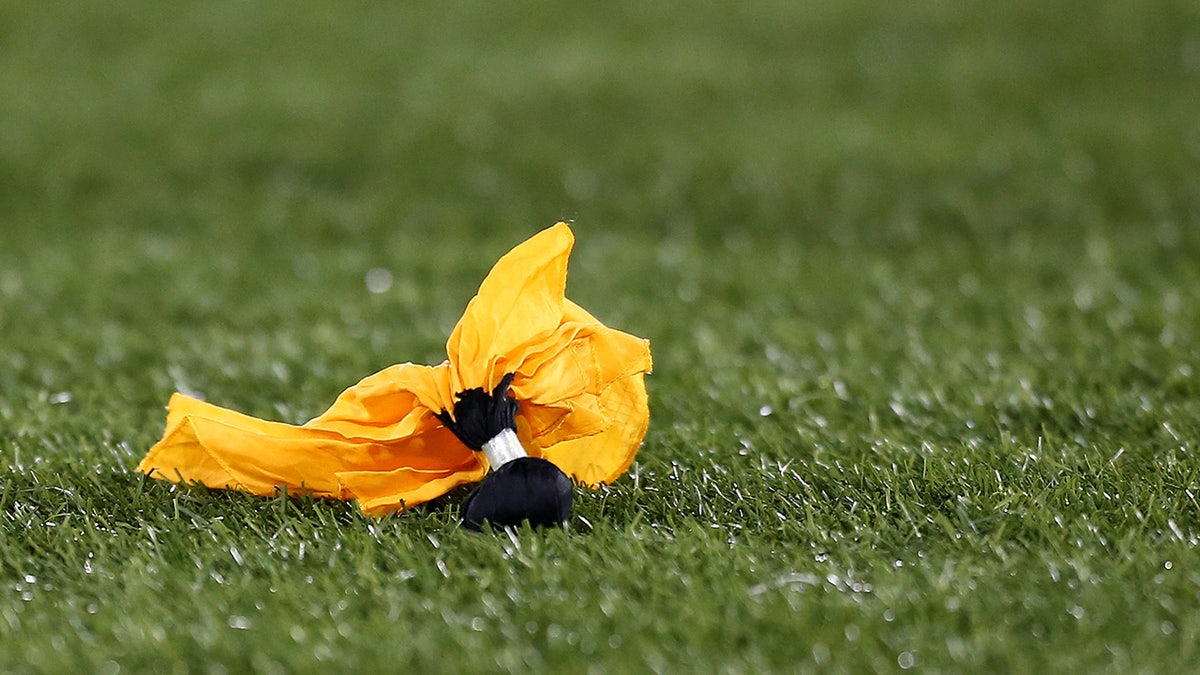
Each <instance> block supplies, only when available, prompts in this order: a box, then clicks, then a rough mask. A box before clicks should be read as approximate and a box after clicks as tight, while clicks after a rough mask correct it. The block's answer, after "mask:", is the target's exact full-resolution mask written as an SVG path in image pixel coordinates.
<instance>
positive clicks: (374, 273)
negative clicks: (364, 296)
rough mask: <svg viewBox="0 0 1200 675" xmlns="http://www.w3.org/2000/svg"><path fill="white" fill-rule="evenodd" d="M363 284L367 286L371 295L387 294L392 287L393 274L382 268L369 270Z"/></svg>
mask: <svg viewBox="0 0 1200 675" xmlns="http://www.w3.org/2000/svg"><path fill="white" fill-rule="evenodd" d="M363 282H364V283H365V284H366V285H367V291H369V292H371V293H374V294H376V295H378V294H380V293H387V292H388V290H389V289H391V287H392V273H391V272H389V271H387V270H385V269H383V268H382V267H375V268H373V269H370V270H367V274H366V276H365V277H364V278H363Z"/></svg>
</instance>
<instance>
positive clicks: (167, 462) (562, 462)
mask: <svg viewBox="0 0 1200 675" xmlns="http://www.w3.org/2000/svg"><path fill="white" fill-rule="evenodd" d="M573 244H574V236H573V235H572V233H571V229H570V228H569V227H568V226H567V224H566V223H558V224H557V225H555V226H553V227H551V228H549V229H546V230H544V231H542V232H540V233H538V234H537V235H534V236H533V237H532V238H530V239H529V240H528V241H526V242H524V243H522V244H521V245H519V246H517V247H516V248H514V249H513V250H512V251H510V252H509V253H508V254H506V255H505V256H504V257H503V258H501V259H500V261H499V262H497V263H496V265H495V267H493V268H492V271H491V272H490V273H489V274H488V275H487V278H486V279H484V281H483V283H482V285H481V286H480V288H479V293H478V294H477V295H476V296H475V297H474V298H473V299H472V300H471V302H470V303H469V304H468V305H467V309H466V311H465V312H464V313H463V316H462V319H460V320H459V322H458V325H457V326H456V327H455V328H454V331H453V333H451V335H450V339H449V341H448V342H447V343H446V352H447V355H448V356H449V359H448V360H447V361H445V362H443V363H442V364H440V365H437V366H424V365H416V364H412V363H402V364H399V365H395V366H391V367H389V368H386V369H384V370H382V371H380V372H378V373H375V374H374V375H371V376H369V377H367V378H365V379H363V380H362V381H361V382H359V383H358V384H356V385H354V386H353V387H351V388H349V389H347V390H346V391H345V392H343V393H342V394H341V395H340V396H339V397H338V399H337V400H336V401H335V402H334V403H333V405H332V406H330V408H329V409H328V410H327V411H325V412H324V413H323V414H321V415H320V416H318V417H317V418H315V419H313V420H311V421H310V422H308V423H307V424H304V425H301V426H294V425H290V424H284V423H280V422H269V421H265V420H260V419H257V418H254V417H250V416H248V415H243V414H241V413H238V412H234V411H231V410H226V409H224V408H220V407H218V406H215V405H212V404H209V403H205V402H203V401H199V400H196V399H194V398H190V397H188V396H185V395H183V394H175V395H174V396H172V397H171V401H170V404H169V406H168V412H167V428H166V432H165V434H164V435H163V439H162V440H161V441H159V442H158V443H157V444H156V445H155V446H154V447H152V448H151V449H150V451H149V453H148V454H147V455H146V458H145V459H143V460H142V462H141V464H139V465H138V468H137V470H138V471H140V472H143V473H148V474H150V475H151V476H153V477H154V478H159V479H164V480H171V481H183V482H199V483H202V484H204V485H207V486H209V487H212V488H228V489H235V490H242V491H244V492H249V493H253V494H257V495H264V496H271V495H275V494H278V492H279V490H280V489H286V490H287V491H288V492H289V493H301V492H303V493H309V494H313V495H316V496H321V497H333V498H337V499H346V500H350V499H354V500H357V501H358V504H359V506H360V507H361V508H362V510H363V511H364V512H366V513H372V514H379V513H386V512H388V511H394V510H397V509H402V508H405V507H411V506H414V505H416V504H419V503H421V502H425V501H428V500H430V499H434V498H436V497H438V496H440V495H442V494H444V493H446V492H447V491H448V490H450V489H452V488H454V487H456V486H458V485H462V484H464V483H471V482H475V481H478V480H480V479H482V478H483V477H484V475H486V474H487V471H488V465H487V458H486V457H485V456H484V455H483V453H478V452H473V451H472V450H470V449H469V448H467V446H465V445H463V443H462V442H461V441H459V439H458V438H457V437H456V436H455V435H454V433H453V432H451V431H450V430H449V429H447V428H446V427H445V426H443V425H442V423H441V422H440V421H439V420H438V419H437V417H436V416H435V413H438V412H441V411H443V410H450V411H452V410H453V409H454V402H455V394H456V393H458V392H461V391H464V390H466V389H471V388H475V387H481V388H483V389H484V390H486V391H491V390H492V389H493V388H494V387H495V386H497V385H498V384H499V383H500V380H501V379H502V378H503V377H504V375H505V374H506V373H515V377H514V378H513V381H512V387H511V392H512V396H513V398H515V399H516V400H517V401H519V402H520V406H521V407H520V411H519V412H518V414H517V419H516V422H517V436H518V438H520V440H521V443H522V445H524V446H525V449H526V451H528V452H529V454H530V455H533V456H535V457H536V456H541V457H545V458H546V459H548V460H550V461H551V462H553V463H554V464H556V465H557V466H558V467H559V468H560V469H562V471H563V472H564V473H566V474H567V475H568V476H570V477H571V478H572V479H573V480H575V481H576V482H579V483H584V484H588V485H597V484H601V483H607V482H610V481H612V480H614V479H616V478H617V477H618V476H620V475H621V474H622V473H624V472H625V470H626V469H628V468H629V465H630V463H631V462H632V461H633V456H634V454H635V453H636V452H637V449H638V446H639V445H640V444H641V441H642V438H643V436H644V435H645V433H646V427H647V425H648V423H649V418H650V413H649V408H648V405H647V396H646V386H645V381H644V377H645V375H646V374H647V373H649V372H650V370H651V358H650V344H649V342H648V341H647V340H644V339H642V338H638V337H634V336H632V335H629V334H626V333H622V332H620V331H617V330H614V329H611V328H607V327H605V326H604V325H603V324H601V323H600V322H599V321H597V320H596V318H595V317H593V316H592V315H591V314H588V313H587V312H586V311H584V310H583V309H582V308H581V307H579V306H578V305H576V304H575V303H573V302H571V301H570V300H568V299H566V297H565V295H564V293H565V290H566V282H567V258H568V256H569V255H570V252H571V247H572V245H573Z"/></svg>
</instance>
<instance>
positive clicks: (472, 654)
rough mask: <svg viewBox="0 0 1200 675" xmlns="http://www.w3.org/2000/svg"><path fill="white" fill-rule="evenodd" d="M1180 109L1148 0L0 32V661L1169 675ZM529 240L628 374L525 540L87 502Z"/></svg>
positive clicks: (118, 18)
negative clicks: (627, 360)
mask: <svg viewBox="0 0 1200 675" xmlns="http://www.w3.org/2000/svg"><path fill="white" fill-rule="evenodd" d="M1197 111H1200V11H1198V10H1197V7H1196V5H1195V3H1193V2H1183V1H1182V0H1181V1H1178V2H1173V1H1162V2H1157V1H1156V2H1151V3H1127V2H1117V1H1115V0H1114V1H1111V2H1110V1H1105V2H1099V3H1093V4H1092V5H1089V6H1087V7H1083V6H1079V7H1075V6H1067V5H1065V4H1061V3H1048V4H1047V3H1041V2H1028V1H1024V0H1019V1H1018V2H1015V3H1004V4H1002V5H995V4H987V3H978V2H966V3H948V2H928V3H917V4H913V5H911V6H908V5H906V6H900V5H898V6H895V7H892V6H883V5H879V4H878V3H868V2H858V1H851V2H840V3H833V4H829V3H815V2H814V3H807V2H774V1H767V2H758V3H740V4H735V3H727V4H724V5H722V4H712V5H703V4H697V3H691V4H683V3H678V4H675V3H667V4H657V5H654V6H653V8H651V7H650V6H648V5H646V4H645V3H624V4H612V5H605V6H604V7H596V8H590V9H569V8H567V7H565V6H549V5H545V4H528V5H513V4H508V5H503V6H494V5H492V4H489V3H465V4H460V3H450V4H443V5H437V6H436V8H434V7H433V6H432V5H431V6H429V7H423V8H422V7H409V6H408V3H401V4H397V5H395V6H391V5H380V4H378V3H360V2H351V3H343V4H342V5H339V6H338V8H337V9H336V11H335V10H334V9H333V6H332V5H329V4H327V3H316V2H293V3H288V4H286V6H285V5H279V6H278V7H275V6H272V5H269V4H268V3H262V2H208V3H184V4H180V3H173V4H170V5H169V6H168V5H165V4H159V3H151V2H125V3H119V5H115V6H112V7H109V6H108V5H94V4H88V3H76V2H67V3H55V4H50V5H46V4H44V3H43V4H36V3H9V4H7V5H5V6H4V7H3V8H0V460H2V461H0V466H2V467H3V468H2V469H0V506H2V511H3V515H2V516H0V633H2V634H3V635H4V638H3V639H2V640H0V670H3V671H14V672H26V671H29V672H62V671H68V670H77V671H85V672H91V671H96V672H116V671H117V670H118V667H119V669H120V670H122V671H126V672H128V671H131V670H132V671H135V672H136V671H151V670H153V671H159V670H164V671H166V670H169V671H179V672H183V671H198V672H225V671H228V672H238V671H242V670H244V669H246V668H252V669H254V670H256V671H260V672H282V671H293V670H295V671H310V672H311V671H317V670H328V669H332V670H334V671H350V670H360V669H361V670H367V669H375V670H378V669H379V668H380V667H383V668H385V669H396V668H412V669H413V670H414V671H415V672H425V671H451V672H456V671H463V670H467V671H479V670H494V669H500V670H512V671H525V670H529V669H530V668H532V669H535V670H541V669H546V670H549V669H551V668H553V669H555V670H565V671H567V672H582V671H590V670H595V671H597V672H625V671H627V670H629V669H630V668H632V669H633V670H666V671H678V670H699V671H721V670H727V671H733V672H761V671H796V670H798V671H805V670H822V671H824V670H838V671H864V670H881V671H888V670H896V669H902V668H906V667H913V666H915V667H917V668H918V669H928V670H934V671H992V670H1013V671H1026V672H1029V671H1047V670H1050V671H1059V670H1068V671H1076V672H1093V671H1097V670H1110V671H1115V672H1138V671H1158V672H1171V671H1179V670H1189V669H1192V668H1194V667H1195V663H1196V662H1197V658H1198V657H1200V653H1198V652H1200V649H1198V648H1197V645H1200V611H1198V610H1200V571H1198V570H1200V553H1198V552H1197V543H1198V541H1200V502H1198V501H1197V498H1198V496H1200V458H1197V457H1196V453H1197V452H1198V451H1200V180H1198V177H1200V115H1198V114H1197ZM559 218H568V219H572V220H573V221H574V222H575V229H576V234H577V237H578V240H579V243H578V246H577V251H576V253H575V255H574V258H573V262H572V277H571V287H570V293H571V296H572V297H573V298H574V299H576V300H577V301H579V302H580V303H581V304H582V305H584V306H585V307H587V308H589V309H590V310H591V311H592V312H593V313H595V314H596V315H598V316H599V317H601V318H602V319H603V320H604V321H605V322H606V323H608V324H609V325H612V326H615V327H619V328H621V329H624V330H627V331H630V332H633V333H636V334H639V335H644V336H647V337H650V338H651V339H652V341H653V347H654V353H655V367H656V371H655V373H654V375H653V376H652V377H651V379H650V388H651V409H652V424H651V428H650V431H649V434H648V436H647V438H646V443H645V446H644V447H643V449H642V451H641V453H640V454H639V456H638V461H637V463H636V464H635V465H634V467H633V469H632V470H631V472H630V474H629V475H628V476H626V477H624V478H622V479H621V480H620V481H618V482H617V483H615V484H614V485H612V486H611V487H610V488H608V489H605V490H601V491H597V492H586V493H584V492H581V493H580V494H579V498H578V500H577V508H576V514H575V518H574V520H573V522H572V524H571V527H570V528H569V530H568V531H565V532H557V531H555V532H531V531H521V532H516V533H511V534H505V533H495V534H486V535H482V536H480V535H475V534H471V533H468V532H465V531H463V530H461V529H460V528H458V527H457V525H456V522H457V520H456V518H457V514H458V504H459V502H460V501H461V496H462V495H461V493H458V494H452V495H449V496H448V497H447V498H446V499H444V500H441V501H439V502H437V503H434V504H432V505H429V506H428V507H423V508H419V509H416V510H414V511H412V512H410V513H406V514H404V515H402V516H398V517H389V518H385V519H371V518H365V517H363V516H361V515H360V514H359V513H358V512H357V510H356V509H355V508H354V506H353V505H348V504H342V503H331V502H314V501H305V500H288V499H284V498H280V499H259V498H253V497H247V496H243V495H239V494H230V493H222V492H207V491H204V490H200V489H194V488H180V487H177V486H173V485H169V484H163V483H159V482H155V481H148V480H146V479H143V478H142V477H141V476H138V475H136V474H133V473H132V470H133V467H134V466H135V465H136V463H137V461H138V460H139V459H140V457H141V456H142V454H143V453H144V452H145V450H146V449H147V448H148V447H149V446H150V445H151V444H152V443H153V442H154V441H155V440H157V438H158V435H159V434H160V433H161V431H162V424H163V417H164V412H163V405H164V404H165V402H166V400H167V397H168V396H169V395H170V393H171V392H172V391H174V390H176V389H186V390H188V391H192V392H199V393H202V394H203V395H204V396H205V397H206V398H208V399H209V400H211V401H214V402H217V403H220V404H223V405H227V406H230V407H233V408H237V409H240V410H244V411H246V412H250V413H253V414H257V415H260V416H264V417H269V418H272V419H281V420H287V421H300V420H303V419H306V418H308V417H310V416H312V415H314V414H315V413H317V412H319V411H320V410H322V409H323V408H324V406H326V405H328V404H329V403H330V402H331V401H332V400H333V398H334V397H335V396H336V395H337V393H338V392H339V391H340V390H341V389H342V388H344V387H346V386H348V385H350V384H352V383H353V382H355V381H357V380H358V379H359V378H360V377H362V376H364V375H367V374H369V373H371V372H374V371H375V370H377V369H379V368H381V367H384V366H386V365H389V364H391V363H394V362H399V361H406V360H413V361H417V362H426V363H435V362H437V361H440V360H441V359H442V358H444V356H443V354H444V352H443V343H444V340H445V337H446V335H447V333H448V332H449V330H450V328H451V327H452V326H453V324H454V322H455V321H456V319H457V318H458V315H459V313H460V312H461V311H462V308H463V307H464V305H465V303H466V301H467V300H468V299H469V298H470V296H471V294H472V293H473V292H474V290H475V287H476V285H477V284H478V282H479V280H480V279H481V277H482V275H483V274H484V273H485V272H486V271H487V269H488V267H489V266H490V265H491V264H492V262H493V261H494V260H495V258H496V257H497V256H498V255H500V254H501V253H503V252H504V251H505V250H507V249H508V248H509V247H510V246H512V245H514V244H516V243H517V242H519V241H520V240H522V239H523V238H524V237H526V236H527V235H529V234H531V233H532V232H534V231H536V230H537V229H540V228H541V227H544V226H547V225H549V224H551V223H553V222H554V221H555V220H557V219H559ZM374 268H383V269H386V270H388V271H389V272H391V274H392V276H393V279H394V283H393V285H392V286H391V288H390V289H388V290H387V291H386V292H385V293H380V294H372V293H369V292H368V291H367V289H366V286H365V284H364V276H365V274H366V273H367V272H368V271H369V270H371V269H374Z"/></svg>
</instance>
